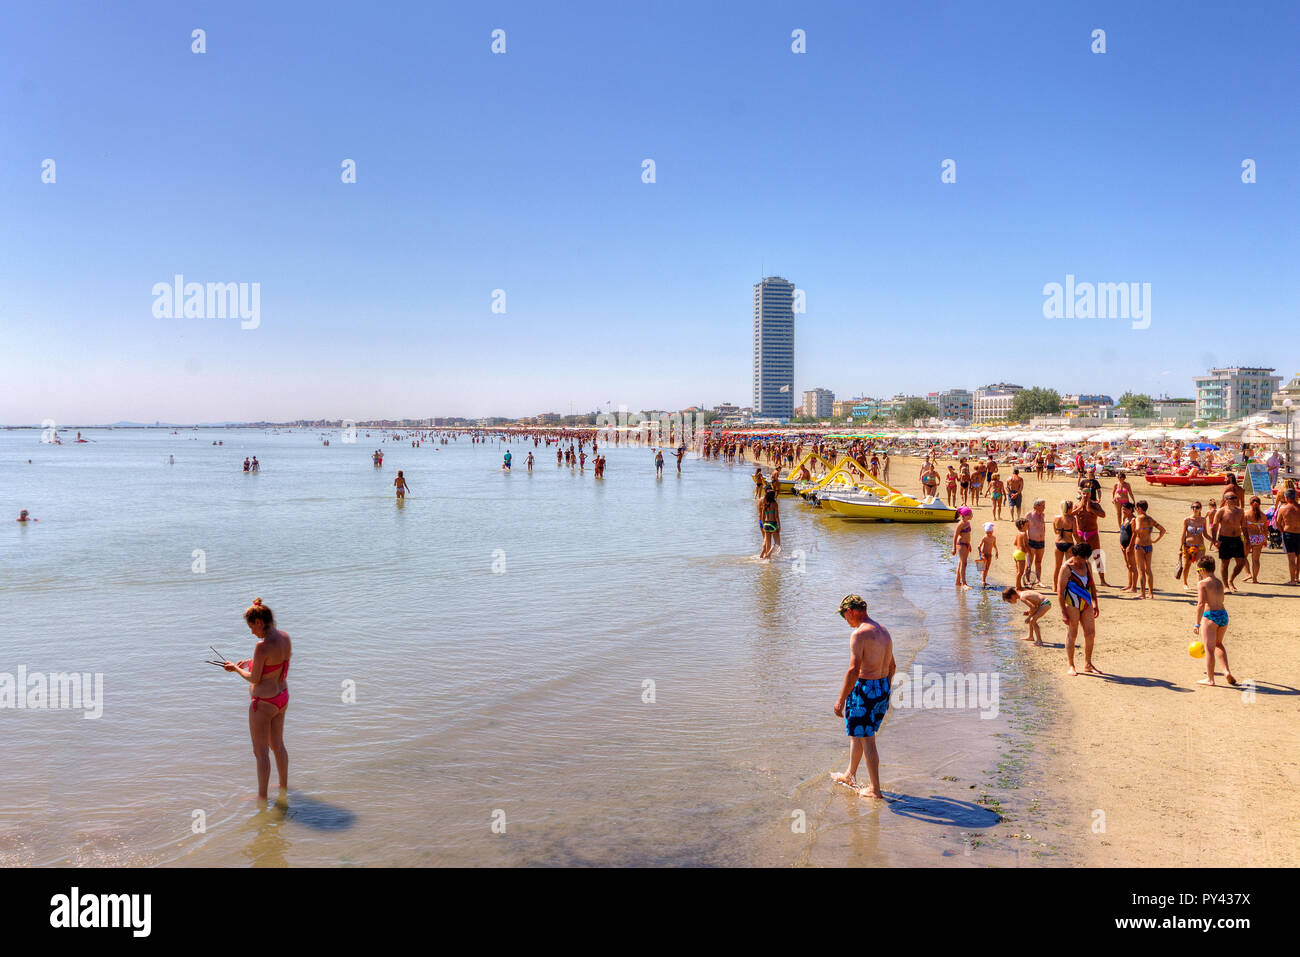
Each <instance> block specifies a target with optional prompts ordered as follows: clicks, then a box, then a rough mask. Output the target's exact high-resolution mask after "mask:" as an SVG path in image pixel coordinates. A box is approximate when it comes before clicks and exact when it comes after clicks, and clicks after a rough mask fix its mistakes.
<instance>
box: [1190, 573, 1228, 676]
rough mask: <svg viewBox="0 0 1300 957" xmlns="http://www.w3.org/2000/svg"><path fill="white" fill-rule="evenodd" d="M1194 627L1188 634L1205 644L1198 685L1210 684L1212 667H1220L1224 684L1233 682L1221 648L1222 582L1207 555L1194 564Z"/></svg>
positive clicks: (1225, 625) (1223, 618)
mask: <svg viewBox="0 0 1300 957" xmlns="http://www.w3.org/2000/svg"><path fill="white" fill-rule="evenodd" d="M1196 577H1197V578H1199V579H1200V584H1199V585H1197V586H1196V627H1195V628H1193V629H1192V631H1194V632H1196V635H1197V637H1199V638H1201V639H1202V641H1204V643H1205V677H1204V678H1202V679H1201V680H1200V681H1198V682H1196V683H1197V684H1198V685H1211V686H1213V685H1214V666H1215V664H1216V663H1221V664H1222V665H1223V673H1224V675H1226V676H1227V679H1228V684H1230V685H1235V684H1236V683H1237V679H1236V678H1234V677H1233V676H1232V669H1231V668H1229V667H1228V652H1227V651H1225V650H1224V647H1223V633H1224V632H1225V631H1227V630H1228V613H1227V611H1225V610H1224V608H1223V582H1222V581H1221V580H1220V579H1219V578H1218V576H1216V575H1215V574H1214V559H1213V558H1212V557H1210V556H1208V555H1207V556H1206V557H1205V558H1202V559H1201V560H1200V561H1199V562H1197V563H1196Z"/></svg>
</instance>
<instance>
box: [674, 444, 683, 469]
mask: <svg viewBox="0 0 1300 957" xmlns="http://www.w3.org/2000/svg"><path fill="white" fill-rule="evenodd" d="M673 454H675V455H676V456H677V474H678V475H681V474H682V458H683V457H684V456H685V455H686V446H684V445H679V446H678V447H677V451H676V452H675V453H673Z"/></svg>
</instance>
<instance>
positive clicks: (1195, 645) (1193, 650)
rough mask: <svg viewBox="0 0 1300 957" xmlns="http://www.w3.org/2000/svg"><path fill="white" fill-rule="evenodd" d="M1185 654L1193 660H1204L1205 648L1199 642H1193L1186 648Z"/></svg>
mask: <svg viewBox="0 0 1300 957" xmlns="http://www.w3.org/2000/svg"><path fill="white" fill-rule="evenodd" d="M1187 653H1188V654H1189V655H1191V656H1192V657H1193V658H1204V657H1205V646H1204V645H1203V644H1201V643H1200V642H1199V641H1193V642H1192V643H1191V644H1190V645H1188V646H1187Z"/></svg>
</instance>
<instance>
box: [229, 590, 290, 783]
mask: <svg viewBox="0 0 1300 957" xmlns="http://www.w3.org/2000/svg"><path fill="white" fill-rule="evenodd" d="M244 621H245V623H246V624H247V625H248V630H249V631H251V632H252V633H253V634H254V635H256V636H257V647H256V648H255V649H253V657H252V659H251V660H249V661H240V662H238V663H234V664H232V663H231V662H226V670H227V671H233V672H234V673H235V674H237V675H239V677H241V678H243V679H244V680H245V681H247V682H248V683H249V685H250V686H251V687H250V688H249V689H248V691H249V694H250V695H252V698H253V701H252V703H251V704H250V705H249V707H248V733H249V735H250V736H251V737H252V739H253V757H254V758H256V760H257V796H258V797H259V798H265V797H266V790H267V786H268V785H269V784H270V781H271V757H270V753H271V752H273V753H274V754H275V767H276V770H277V771H279V772H280V791H281V793H283V792H284V791H286V790H288V788H289V752H288V751H286V750H285V747H284V711H285V709H286V708H287V707H289V686H288V685H287V684H285V678H286V677H288V674H289V658H290V656H291V655H292V654H293V646H292V645H291V644H290V643H289V636H288V635H287V634H285V633H284V632H283V631H280V630H279V629H277V628H276V627H275V616H274V615H273V614H271V609H270V608H268V607H266V605H263V604H262V599H260V598H254V599H253V604H252V605H251V606H249V608H248V610H247V611H245V612H244Z"/></svg>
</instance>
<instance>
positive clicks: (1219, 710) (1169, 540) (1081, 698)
mask: <svg viewBox="0 0 1300 957" xmlns="http://www.w3.org/2000/svg"><path fill="white" fill-rule="evenodd" d="M920 464H921V463H920V460H919V459H915V458H906V457H896V458H894V459H893V462H892V468H891V484H893V485H894V486H896V487H898V488H900V489H902V490H903V491H907V492H911V493H916V492H917V491H919V489H920V480H919V470H920ZM946 464H947V460H942V461H941V463H940V471H941V472H942V471H943V466H945V465H946ZM1009 474H1010V471H1009V469H1004V477H1005V475H1009ZM1129 481H1130V484H1131V485H1132V486H1133V490H1134V493H1135V495H1136V496H1137V497H1138V498H1145V499H1147V500H1148V501H1149V502H1150V503H1151V508H1150V514H1151V515H1152V517H1153V518H1155V519H1156V520H1157V521H1159V522H1160V523H1161V524H1162V525H1164V526H1165V528H1166V529H1168V532H1169V534H1168V535H1167V536H1166V537H1165V538H1164V540H1163V541H1161V542H1160V543H1159V544H1157V545H1156V546H1155V550H1154V553H1153V560H1152V569H1153V571H1154V572H1155V573H1156V574H1155V578H1156V597H1155V598H1154V599H1146V600H1142V599H1139V598H1137V597H1135V596H1133V595H1120V594H1119V589H1120V588H1122V587H1123V585H1124V582H1125V578H1126V573H1125V568H1124V563H1123V557H1122V555H1121V552H1120V548H1119V540H1118V539H1119V532H1118V523H1117V521H1116V519H1115V515H1114V508H1113V506H1112V505H1111V502H1110V493H1111V489H1112V487H1113V486H1114V483H1115V479H1113V478H1109V479H1108V478H1102V479H1101V482H1102V486H1103V488H1102V493H1101V501H1102V504H1103V506H1104V507H1105V508H1106V511H1107V515H1106V518H1104V519H1101V520H1099V525H1100V528H1101V530H1102V531H1101V547H1102V548H1103V549H1104V550H1105V552H1106V556H1107V570H1108V572H1109V574H1108V578H1107V580H1108V581H1110V582H1111V583H1112V586H1113V587H1110V588H1101V589H1100V591H1101V596H1100V598H1101V616H1100V617H1099V619H1098V622H1097V643H1096V647H1095V652H1094V662H1095V664H1096V665H1097V667H1098V668H1100V669H1101V670H1102V671H1103V672H1104V673H1105V677H1104V678H1097V677H1088V676H1083V675H1080V676H1078V677H1070V676H1069V675H1068V674H1067V670H1066V659H1065V651H1064V647H1065V645H1064V641H1065V626H1064V625H1063V624H1062V623H1061V619H1060V616H1059V615H1058V614H1057V613H1056V611H1055V610H1053V611H1052V612H1050V613H1049V614H1048V615H1047V616H1046V617H1045V618H1044V620H1043V640H1044V642H1045V643H1046V645H1047V647H1043V648H1036V647H1034V646H1032V645H1030V644H1029V643H1027V642H1026V643H1024V645H1023V651H1024V653H1025V655H1027V656H1029V657H1030V658H1031V659H1032V660H1033V661H1034V667H1035V668H1036V669H1038V670H1039V671H1040V672H1041V673H1042V674H1043V675H1044V677H1045V678H1046V680H1047V681H1048V683H1049V687H1051V688H1053V689H1054V691H1055V695H1054V697H1055V700H1056V701H1057V702H1059V709H1060V714H1059V715H1057V716H1055V718H1056V719H1055V720H1053V721H1051V722H1050V728H1051V729H1052V730H1049V731H1048V732H1047V741H1046V745H1047V747H1046V751H1047V754H1048V757H1049V764H1048V774H1049V780H1051V781H1052V783H1053V785H1054V789H1055V790H1057V791H1059V794H1057V795H1056V797H1057V799H1058V800H1059V801H1061V802H1062V804H1063V806H1065V807H1067V808H1072V810H1071V811H1070V813H1071V814H1072V815H1073V816H1076V817H1077V820H1078V827H1079V834H1080V840H1079V842H1078V843H1079V846H1080V847H1081V848H1083V849H1084V850H1085V852H1086V854H1085V859H1086V861H1087V863H1088V864H1091V865H1140V866H1157V865H1163V866H1168V865H1197V866H1205V867H1227V866H1236V867H1241V866H1294V865H1295V864H1296V857H1297V855H1296V851H1295V835H1296V833H1297V831H1300V802H1297V801H1296V799H1295V794H1296V791H1297V789H1298V788H1300V757H1297V749H1296V744H1295V740H1294V733H1295V727H1296V719H1297V717H1300V690H1297V688H1298V686H1300V675H1297V670H1298V669H1297V667H1296V664H1295V651H1294V649H1295V644H1294V643H1295V640H1296V637H1297V627H1296V622H1297V620H1298V617H1300V589H1297V588H1292V587H1288V586H1285V585H1282V584H1276V583H1279V582H1282V581H1285V580H1286V577H1287V576H1286V558H1285V556H1284V555H1283V554H1282V552H1280V551H1277V550H1268V549H1266V550H1265V551H1264V554H1263V556H1262V560H1261V564H1260V578H1261V580H1262V581H1263V582H1264V583H1265V584H1261V585H1254V584H1250V583H1243V582H1241V581H1240V580H1239V581H1238V587H1239V590H1240V593H1239V594H1237V595H1229V596H1228V597H1227V603H1226V604H1227V609H1228V612H1229V614H1230V615H1231V618H1232V622H1231V625H1230V626H1229V631H1228V634H1227V639H1226V642H1225V645H1226V647H1227V649H1228V651H1229V655H1230V661H1231V664H1232V668H1233V673H1234V674H1235V675H1236V676H1237V677H1238V679H1239V680H1242V681H1243V682H1244V683H1245V688H1246V689H1247V690H1246V691H1243V690H1242V689H1240V688H1229V687H1228V686H1227V685H1226V684H1223V683H1222V678H1220V682H1221V684H1220V685H1219V686H1218V687H1215V688H1207V687H1200V686H1198V685H1197V684H1196V682H1197V680H1198V679H1199V678H1202V677H1204V675H1205V670H1204V661H1203V659H1202V660H1198V659H1194V658H1192V657H1191V656H1190V655H1189V654H1188V653H1187V645H1188V643H1189V642H1191V641H1192V640H1193V639H1194V636H1193V633H1192V626H1193V624H1194V622H1193V611H1194V608H1195V603H1196V599H1195V591H1194V590H1193V591H1191V592H1185V591H1184V590H1183V586H1182V583H1181V581H1180V582H1175V581H1174V580H1173V569H1174V567H1175V563H1176V560H1177V541H1178V530H1179V529H1180V528H1181V524H1182V520H1183V518H1184V517H1186V516H1187V515H1188V514H1189V513H1188V505H1189V503H1190V502H1192V501H1193V500H1195V499H1197V498H1198V497H1199V498H1200V500H1201V501H1206V500H1207V499H1208V497H1209V495H1210V494H1214V493H1215V491H1216V488H1215V487H1213V486H1211V487H1208V488H1160V487H1157V486H1152V485H1148V484H1147V483H1146V482H1145V481H1144V480H1143V478H1142V477H1141V476H1138V477H1137V478H1136V480H1134V478H1133V477H1130V480H1129ZM1075 492H1076V484H1075V479H1074V477H1072V476H1062V477H1060V478H1058V479H1057V480H1056V481H1055V482H1049V481H1043V482H1041V483H1040V482H1038V481H1037V480H1036V479H1035V478H1034V477H1033V476H1032V475H1029V476H1028V477H1027V480H1026V483H1025V509H1026V511H1028V509H1029V508H1030V507H1031V503H1032V502H1033V500H1034V499H1035V498H1039V497H1041V498H1044V499H1046V500H1047V515H1048V521H1049V525H1050V521H1051V519H1052V518H1054V517H1055V516H1056V515H1057V514H1058V512H1059V508H1060V502H1061V501H1062V500H1063V499H1065V498H1071V499H1072V498H1073V497H1074V494H1075ZM1218 492H1219V494H1221V493H1222V487H1219V488H1218ZM985 501H986V502H987V497H986V499H985ZM974 512H975V514H974V517H973V519H972V522H973V524H974V525H975V527H976V528H977V529H978V528H979V527H980V526H981V525H982V524H983V523H984V522H987V521H988V520H989V519H990V517H991V512H990V509H989V507H988V505H987V504H984V505H981V506H980V507H978V508H976V509H974ZM1049 530H1050V528H1049ZM1014 534H1015V528H1014V526H1013V525H1012V523H1011V522H1009V521H1002V522H999V523H998V528H997V536H998V546H999V551H1000V553H1001V554H1000V558H999V559H998V560H996V561H995V563H994V570H993V572H992V573H991V574H990V579H989V581H990V584H993V582H994V580H996V582H997V584H998V587H999V589H1000V588H1002V587H1005V586H1006V585H1008V584H1013V583H1014V581H1015V565H1014V562H1013V561H1012V559H1011V552H1012V550H1013V549H1012V545H1011V543H1012V540H1013V537H1014ZM1049 541H1050V540H1049ZM1052 560H1053V556H1052V552H1051V546H1050V544H1049V545H1048V552H1047V554H1046V556H1045V557H1044V567H1045V569H1046V568H1047V565H1048V563H1049V562H1051V561H1052ZM1048 573H1050V570H1048ZM970 577H971V580H972V582H977V581H978V571H977V569H976V566H975V565H974V563H973V562H972V564H971V571H970ZM1117 581H1118V582H1119V585H1118V586H1116V585H1115V582H1117ZM1189 581H1195V574H1194V573H1193V575H1192V577H1191V578H1190V579H1189ZM1016 620H1017V624H1018V623H1019V615H1017V616H1016ZM1018 627H1019V625H1018ZM1079 641H1080V648H1081V646H1082V634H1080V638H1079ZM1079 654H1080V658H1079V661H1080V662H1082V653H1081V651H1080V652H1079ZM1250 681H1253V682H1254V683H1255V687H1254V693H1253V694H1251V693H1250V690H1249V689H1250V684H1249V682H1250Z"/></svg>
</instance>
